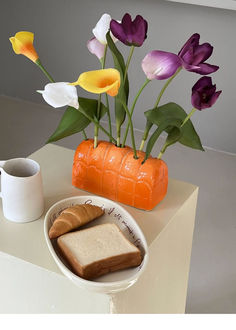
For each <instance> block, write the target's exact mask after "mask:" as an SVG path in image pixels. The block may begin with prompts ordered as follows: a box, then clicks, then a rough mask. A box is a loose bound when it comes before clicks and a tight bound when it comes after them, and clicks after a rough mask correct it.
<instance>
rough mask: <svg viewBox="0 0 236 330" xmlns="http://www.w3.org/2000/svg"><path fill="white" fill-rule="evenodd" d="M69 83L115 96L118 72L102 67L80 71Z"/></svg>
mask: <svg viewBox="0 0 236 330" xmlns="http://www.w3.org/2000/svg"><path fill="white" fill-rule="evenodd" d="M71 85H74V86H76V85H79V86H81V87H82V88H83V89H85V90H86V91H88V92H91V93H95V94H101V93H107V94H109V95H111V96H116V95H117V94H118V91H119V88H120V73H119V71H117V70H116V69H103V70H95V71H88V72H84V73H82V74H81V75H80V76H79V78H78V80H77V81H76V82H74V83H71Z"/></svg>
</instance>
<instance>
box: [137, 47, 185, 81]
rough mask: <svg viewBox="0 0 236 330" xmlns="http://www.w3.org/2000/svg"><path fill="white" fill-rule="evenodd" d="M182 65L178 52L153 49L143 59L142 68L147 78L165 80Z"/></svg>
mask: <svg viewBox="0 0 236 330" xmlns="http://www.w3.org/2000/svg"><path fill="white" fill-rule="evenodd" d="M180 66H181V60H180V59H179V57H178V56H177V55H176V54H173V53H168V52H163V51H161V50H153V51H151V52H150V53H148V54H147V55H146V56H145V57H144V59H143V60H142V69H143V71H144V73H145V74H146V76H147V78H148V79H150V80H152V79H157V80H163V79H167V78H169V77H171V76H173V74H174V73H175V72H176V71H177V69H178V68H179V67H180Z"/></svg>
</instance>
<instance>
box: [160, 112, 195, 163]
mask: <svg viewBox="0 0 236 330" xmlns="http://www.w3.org/2000/svg"><path fill="white" fill-rule="evenodd" d="M196 110H197V109H195V108H193V109H192V111H191V112H190V113H189V114H188V115H187V116H186V117H185V119H184V121H183V122H182V124H181V126H180V127H183V126H184V125H185V124H186V122H187V121H188V120H189V118H190V117H192V115H193V114H194V112H195V111H196ZM167 147H168V145H167V143H165V144H164V145H163V147H162V149H161V151H160V153H159V155H158V157H157V158H158V159H161V157H162V155H163V154H164V152H165V151H166V149H167Z"/></svg>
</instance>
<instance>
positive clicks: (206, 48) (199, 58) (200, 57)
mask: <svg viewBox="0 0 236 330" xmlns="http://www.w3.org/2000/svg"><path fill="white" fill-rule="evenodd" d="M212 52H213V47H212V46H211V45H210V44H209V43H205V44H202V45H199V46H197V47H196V48H195V50H194V59H193V62H192V64H196V65H197V64H199V63H202V62H204V61H206V60H207V59H208V58H209V57H210V56H211V54H212Z"/></svg>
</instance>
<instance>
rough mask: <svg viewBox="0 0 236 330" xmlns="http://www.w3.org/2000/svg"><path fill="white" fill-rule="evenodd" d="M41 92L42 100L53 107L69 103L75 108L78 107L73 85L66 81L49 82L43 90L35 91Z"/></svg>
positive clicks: (75, 90)
mask: <svg viewBox="0 0 236 330" xmlns="http://www.w3.org/2000/svg"><path fill="white" fill-rule="evenodd" d="M37 92H38V93H40V94H42V96H43V98H44V100H45V101H46V102H47V103H48V104H49V105H51V106H52V107H54V108H60V107H64V106H65V105H69V106H71V107H74V108H76V109H78V108H79V102H78V94H77V89H76V87H75V86H71V85H69V83H68V82H56V83H49V84H47V85H46V86H45V87H44V90H43V91H37Z"/></svg>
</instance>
